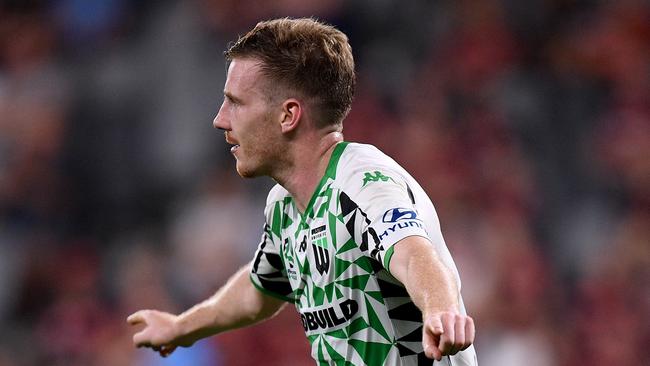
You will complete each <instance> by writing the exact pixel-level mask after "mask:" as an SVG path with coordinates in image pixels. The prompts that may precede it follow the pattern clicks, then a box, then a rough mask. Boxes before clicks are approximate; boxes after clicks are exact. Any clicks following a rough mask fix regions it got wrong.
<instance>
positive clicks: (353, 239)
mask: <svg viewBox="0 0 650 366" xmlns="http://www.w3.org/2000/svg"><path fill="white" fill-rule="evenodd" d="M226 58H227V59H228V61H229V62H230V64H229V67H228V75H227V80H226V84H225V88H224V96H225V98H224V102H223V104H222V105H221V108H220V110H219V113H218V114H217V116H216V117H215V119H214V126H215V127H216V128H219V129H222V130H224V131H225V138H226V141H227V142H228V143H229V144H231V145H233V146H232V148H231V152H232V154H233V155H234V156H235V159H236V161H237V171H238V173H239V174H240V175H241V176H242V177H256V176H261V175H267V176H270V177H272V178H273V179H274V180H275V181H276V182H277V183H278V184H277V185H276V186H275V187H274V188H273V189H272V190H271V192H270V193H269V195H268V199H267V205H266V210H265V214H266V224H265V226H264V233H263V235H262V240H261V243H260V244H259V247H258V250H257V253H256V254H255V257H254V259H253V261H252V262H251V263H249V264H248V265H246V266H245V267H244V268H242V269H241V270H240V271H239V272H237V273H236V274H235V275H234V276H233V277H232V278H231V279H230V280H229V281H228V283H227V284H226V285H225V286H224V287H223V288H221V289H220V290H219V291H218V292H217V293H216V294H215V295H214V296H212V297H211V298H209V299H207V300H206V301H204V302H202V303H200V304H198V305H196V306H194V307H193V308H191V309H190V310H188V311H186V312H184V313H182V314H180V315H173V314H169V313H165V312H160V311H156V310H141V311H138V312H136V313H135V314H133V315H131V316H130V317H129V318H128V322H129V323H130V324H134V325H135V324H143V325H144V326H145V327H144V329H143V330H141V331H140V332H139V333H137V334H135V335H134V336H133V342H134V344H135V345H136V346H138V347H143V346H144V347H151V348H153V349H154V350H156V351H158V352H159V353H160V354H161V355H163V356H166V355H168V354H170V353H171V352H173V351H174V349H175V348H176V347H178V346H190V345H192V344H193V343H194V342H196V341H197V340H199V339H201V338H204V337H207V336H210V335H214V334H217V333H221V332H224V331H226V330H229V329H233V328H238V327H243V326H246V325H250V324H254V323H256V322H259V321H261V320H264V319H267V318H269V317H271V316H273V315H274V314H276V313H277V312H278V311H279V310H280V309H281V308H282V307H283V306H284V305H286V303H287V302H289V303H293V304H295V306H296V308H297V310H298V311H299V313H300V316H301V319H302V322H303V327H304V329H305V333H306V335H307V338H308V339H309V342H310V344H311V347H312V352H311V353H312V357H313V358H314V359H315V360H316V361H317V362H318V363H319V364H320V365H355V366H361V365H431V364H435V365H454V366H460V365H476V364H477V363H476V355H475V353H474V349H473V346H472V342H473V341H474V333H475V329H474V323H473V320H472V318H470V317H469V316H467V315H466V313H465V309H464V306H463V303H462V299H461V296H460V280H459V277H458V273H457V271H456V267H455V265H454V262H453V260H452V258H451V256H450V254H449V251H448V250H447V248H446V245H445V242H444V240H443V238H442V235H441V232H440V225H439V222H438V218H437V215H436V212H435V210H434V207H433V205H432V203H431V201H430V200H429V198H428V197H427V195H426V193H425V192H424V191H423V190H422V188H421V187H420V186H419V185H418V183H417V182H416V181H415V180H414V179H413V178H412V177H411V176H410V175H409V174H408V173H407V172H406V171H405V170H404V169H402V168H401V167H400V166H399V165H398V164H397V163H395V161H393V160H392V159H391V158H389V157H388V156H386V155H384V154H383V153H381V152H380V151H379V150H377V149H376V148H375V147H373V146H370V145H363V144H356V143H348V142H344V141H343V135H342V134H341V131H342V121H343V119H344V118H345V116H346V115H347V113H348V111H349V109H350V105H351V102H352V96H353V92H354V84H355V76H354V61H353V58H352V51H351V48H350V45H349V44H348V40H347V37H346V36H345V35H344V34H343V33H342V32H340V31H338V30H336V29H335V28H333V27H331V26H328V25H324V24H322V23H320V22H317V21H315V20H313V19H277V20H271V21H266V22H261V23H259V24H257V26H256V27H255V28H254V29H253V30H251V31H250V32H249V33H248V34H246V35H244V36H243V37H241V38H240V39H239V40H238V41H237V42H236V43H235V44H234V45H233V46H232V47H231V48H230V49H229V50H228V51H227V52H226ZM433 359H435V360H436V362H434V361H433Z"/></svg>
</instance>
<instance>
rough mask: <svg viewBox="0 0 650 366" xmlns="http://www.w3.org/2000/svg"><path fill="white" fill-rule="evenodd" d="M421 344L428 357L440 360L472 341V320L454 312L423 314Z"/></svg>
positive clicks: (465, 346) (473, 333)
mask: <svg viewBox="0 0 650 366" xmlns="http://www.w3.org/2000/svg"><path fill="white" fill-rule="evenodd" d="M422 332H423V334H422V346H423V347H424V353H425V355H426V356H427V357H428V358H433V359H435V360H437V361H440V360H441V359H442V357H443V356H447V355H455V354H456V353H458V352H459V351H462V350H464V349H466V348H467V347H469V346H470V345H471V344H472V343H473V342H474V335H475V332H476V330H475V328H474V320H473V319H472V318H471V317H469V316H467V315H461V314H458V313H456V312H451V311H443V312H438V313H433V314H431V315H428V316H425V318H424V327H423V330H422Z"/></svg>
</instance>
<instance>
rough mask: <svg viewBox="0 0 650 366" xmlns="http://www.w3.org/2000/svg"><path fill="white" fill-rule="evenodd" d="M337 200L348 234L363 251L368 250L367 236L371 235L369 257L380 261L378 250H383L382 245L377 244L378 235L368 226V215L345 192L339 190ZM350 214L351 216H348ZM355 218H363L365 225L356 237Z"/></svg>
mask: <svg viewBox="0 0 650 366" xmlns="http://www.w3.org/2000/svg"><path fill="white" fill-rule="evenodd" d="M339 202H340V203H341V214H342V215H343V217H345V218H346V219H345V227H346V228H347V229H348V233H350V236H352V237H353V238H354V239H355V241H356V242H357V243H360V245H359V249H361V251H362V252H364V253H365V252H366V251H367V250H368V236H371V237H372V239H373V241H374V244H375V246H374V248H373V250H372V251H371V252H370V257H371V258H373V259H375V260H377V261H379V262H381V259H380V257H379V253H380V251H383V250H384V247H383V246H382V245H380V244H379V237H378V236H377V233H376V232H375V229H373V228H372V227H369V225H370V224H371V222H370V219H368V215H366V213H365V212H363V210H362V209H361V208H360V207H359V205H357V204H356V203H355V202H354V201H352V199H351V198H350V196H348V195H347V194H345V192H341V194H340V195H339ZM350 214H351V216H349V217H348V215H350ZM357 214H358V215H360V217H357ZM357 219H359V220H364V222H365V225H364V226H365V227H367V229H366V230H363V231H362V232H361V237H358V235H356V234H357V233H356V232H355V226H356V225H355V224H356V223H357Z"/></svg>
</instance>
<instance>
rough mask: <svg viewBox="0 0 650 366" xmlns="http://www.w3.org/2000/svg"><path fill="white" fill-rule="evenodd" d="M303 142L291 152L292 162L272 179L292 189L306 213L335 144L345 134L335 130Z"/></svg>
mask: <svg viewBox="0 0 650 366" xmlns="http://www.w3.org/2000/svg"><path fill="white" fill-rule="evenodd" d="M304 141H305V142H304V143H302V144H299V145H296V146H294V147H293V149H291V151H288V156H289V157H290V160H291V161H289V164H287V165H286V167H285V168H284V169H283V170H282V171H279V172H277V173H276V174H273V179H274V180H275V181H276V182H278V183H279V184H280V185H281V186H282V187H284V189H286V190H287V191H289V193H290V194H291V196H292V197H293V199H294V200H295V202H296V205H297V206H298V209H299V210H300V211H301V212H305V209H306V208H307V205H308V204H309V200H310V199H311V196H312V195H313V194H314V190H315V189H316V186H317V185H318V183H319V182H320V180H321V178H322V177H323V175H325V170H326V169H327V165H328V164H329V161H330V157H331V156H332V152H333V151H334V147H335V146H336V144H337V143H339V142H341V141H343V134H341V133H340V132H338V131H333V132H329V133H327V134H326V135H325V136H322V135H321V136H315V137H314V138H313V139H306V140H304Z"/></svg>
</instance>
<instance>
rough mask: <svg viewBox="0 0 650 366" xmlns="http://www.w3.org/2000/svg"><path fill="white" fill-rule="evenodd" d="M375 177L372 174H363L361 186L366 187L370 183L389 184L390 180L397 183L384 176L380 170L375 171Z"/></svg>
mask: <svg viewBox="0 0 650 366" xmlns="http://www.w3.org/2000/svg"><path fill="white" fill-rule="evenodd" d="M373 173H374V175H373V174H372V173H371V172H365V173H363V184H362V185H361V186H362V187H365V186H366V184H368V183H370V182H380V181H381V182H388V180H389V179H390V180H391V181H393V182H395V181H394V180H393V178H391V177H389V176H386V175H384V174H383V173H382V172H380V171H379V170H375V171H374V172H373Z"/></svg>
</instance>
